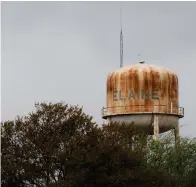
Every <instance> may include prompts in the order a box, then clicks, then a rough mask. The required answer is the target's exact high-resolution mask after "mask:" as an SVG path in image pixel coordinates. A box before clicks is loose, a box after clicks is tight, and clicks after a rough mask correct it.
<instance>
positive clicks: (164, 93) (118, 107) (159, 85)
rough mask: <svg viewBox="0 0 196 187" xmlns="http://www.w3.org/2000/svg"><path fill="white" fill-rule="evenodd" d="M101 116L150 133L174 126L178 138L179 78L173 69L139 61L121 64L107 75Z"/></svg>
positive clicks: (179, 110)
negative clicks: (132, 63) (133, 63)
mask: <svg viewBox="0 0 196 187" xmlns="http://www.w3.org/2000/svg"><path fill="white" fill-rule="evenodd" d="M102 112H103V113H102V117H103V118H104V119H107V120H108V121H111V122H124V123H128V124H132V125H133V126H135V127H140V128H142V129H143V130H145V131H147V132H148V134H153V135H154V137H155V138H157V137H158V135H159V133H163V132H166V131H168V130H170V129H175V135H176V138H178V137H179V119H180V118H182V117H184V109H183V108H182V107H179V90H178V77H177V75H176V74H175V73H173V72H172V71H170V70H168V69H166V68H163V67H159V66H155V65H150V64H147V63H145V62H139V63H137V64H135V65H129V66H125V67H121V68H119V69H118V70H116V71H114V72H111V73H110V74H109V75H108V77H107V104H106V107H105V108H103V111H102Z"/></svg>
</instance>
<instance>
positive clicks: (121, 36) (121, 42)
mask: <svg viewBox="0 0 196 187" xmlns="http://www.w3.org/2000/svg"><path fill="white" fill-rule="evenodd" d="M122 67H123V32H122V4H121V6H120V68H122Z"/></svg>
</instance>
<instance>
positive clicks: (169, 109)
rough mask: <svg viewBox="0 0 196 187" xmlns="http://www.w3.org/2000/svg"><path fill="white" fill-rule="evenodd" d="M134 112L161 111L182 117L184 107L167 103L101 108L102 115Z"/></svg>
mask: <svg viewBox="0 0 196 187" xmlns="http://www.w3.org/2000/svg"><path fill="white" fill-rule="evenodd" d="M134 113H161V114H174V115H178V116H179V117H180V118H181V117H184V108H183V107H177V106H172V105H171V106H167V105H152V106H151V105H129V106H113V107H107V108H104V107H103V108H102V117H104V116H105V117H106V116H110V115H118V114H134Z"/></svg>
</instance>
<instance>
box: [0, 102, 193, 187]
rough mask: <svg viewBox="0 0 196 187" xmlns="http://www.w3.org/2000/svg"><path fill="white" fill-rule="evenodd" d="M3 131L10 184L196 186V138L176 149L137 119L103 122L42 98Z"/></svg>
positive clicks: (4, 170) (28, 186)
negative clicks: (140, 128)
mask: <svg viewBox="0 0 196 187" xmlns="http://www.w3.org/2000/svg"><path fill="white" fill-rule="evenodd" d="M1 131H2V135H1V143H2V150H1V151H2V161H1V163H2V171H1V174H2V176H1V180H2V181H1V182H2V186H4V187H12V186H13V187H34V186H36V187H45V186H47V187H56V186H58V187H61V186H63V187H109V186H114V187H121V186H122V187H135V186H137V187H161V186H162V187H170V186H171V187H194V186H196V185H195V184H196V177H195V172H196V141H195V139H186V138H182V139H181V146H180V147H179V148H178V150H176V149H175V148H174V145H173V142H174V140H173V137H172V136H167V137H164V138H163V139H162V140H161V141H160V142H154V141H153V140H152V139H151V137H148V138H147V136H146V134H145V133H143V132H141V131H138V130H136V129H133V127H131V125H130V126H129V125H125V124H108V125H103V126H98V125H97V124H96V123H94V122H93V120H92V117H91V116H89V115H87V114H85V113H84V112H83V110H82V108H80V107H78V106H70V105H67V104H64V103H56V104H52V103H49V104H46V103H40V104H39V103H38V104H36V105H35V111H34V112H32V113H29V115H28V116H26V117H17V118H16V120H14V121H6V122H3V123H1ZM135 134H137V135H135ZM147 144H148V146H146V145H147Z"/></svg>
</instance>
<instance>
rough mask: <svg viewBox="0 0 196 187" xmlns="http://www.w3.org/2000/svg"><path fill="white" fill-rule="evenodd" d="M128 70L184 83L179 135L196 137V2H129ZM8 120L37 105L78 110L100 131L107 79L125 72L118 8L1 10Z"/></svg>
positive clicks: (36, 5) (75, 5)
mask: <svg viewBox="0 0 196 187" xmlns="http://www.w3.org/2000/svg"><path fill="white" fill-rule="evenodd" d="M122 7H123V30H124V65H128V64H135V63H137V61H138V60H145V61H146V62H147V63H149V64H157V65H160V66H164V67H167V68H169V69H171V70H173V71H174V72H176V73H177V74H178V76H179V88H180V106H183V107H184V108H185V117H184V118H183V119H181V120H180V124H181V125H184V127H182V128H181V130H180V131H181V135H185V136H196V124H195V120H194V117H195V112H196V100H195V94H196V73H195V68H196V2H124V3H122ZM1 8H2V120H8V119H14V117H15V116H16V115H26V114H28V112H30V111H32V110H33V108H34V103H35V102H42V101H46V102H49V101H51V102H58V101H64V102H67V103H68V104H79V105H80V106H83V107H84V111H85V112H86V113H88V114H90V115H92V116H94V118H95V120H96V121H97V122H98V123H99V124H101V123H102V122H103V120H102V119H101V108H102V107H103V106H104V105H105V101H106V78H107V74H108V73H109V72H111V71H113V70H116V69H118V68H119V28H120V3H119V2H3V3H2V6H1ZM138 54H141V57H140V59H138Z"/></svg>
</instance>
